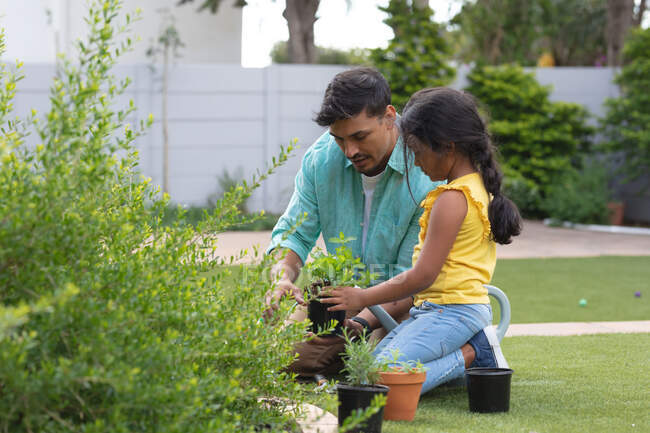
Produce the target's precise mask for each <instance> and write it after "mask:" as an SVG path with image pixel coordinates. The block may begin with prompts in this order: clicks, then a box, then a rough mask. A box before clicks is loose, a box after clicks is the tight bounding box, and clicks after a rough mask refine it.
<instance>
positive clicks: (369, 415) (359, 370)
mask: <svg viewBox="0 0 650 433" xmlns="http://www.w3.org/2000/svg"><path fill="white" fill-rule="evenodd" d="M343 334H344V338H345V342H346V345H345V354H344V355H343V363H344V368H343V372H344V373H345V380H346V382H345V383H339V384H337V385H336V389H337V392H338V400H339V426H341V427H342V429H343V430H345V431H351V432H360V433H361V432H363V433H380V432H381V425H382V417H383V406H384V404H385V403H386V397H385V396H386V394H387V393H388V387H387V386H384V385H378V384H377V382H378V381H379V378H380V374H379V371H380V368H381V366H380V364H379V362H377V360H376V359H375V356H374V354H373V351H374V349H375V346H376V345H377V343H376V342H375V341H373V340H370V339H367V338H365V337H366V336H365V332H364V334H363V335H362V336H361V337H356V338H355V337H350V335H349V334H348V332H347V331H344V333H343ZM346 420H348V421H347V422H346ZM351 420H354V421H355V422H356V424H357V425H356V426H355V427H354V428H350V423H351Z"/></svg>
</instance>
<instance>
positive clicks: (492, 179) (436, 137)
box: [399, 87, 522, 244]
mask: <svg viewBox="0 0 650 433" xmlns="http://www.w3.org/2000/svg"><path fill="white" fill-rule="evenodd" d="M399 126H400V129H401V132H402V135H403V138H404V143H405V146H404V152H405V153H406V151H407V150H406V149H407V148H409V150H411V151H412V149H411V148H410V146H413V145H414V143H413V140H409V138H410V137H416V138H417V139H418V140H419V141H420V142H421V143H423V144H424V145H425V146H427V147H429V148H431V149H432V150H433V151H434V152H436V153H439V154H443V153H444V152H446V151H447V149H449V146H450V145H451V144H452V143H453V145H454V149H455V151H456V152H460V153H461V154H463V155H466V156H467V157H468V158H469V159H470V161H471V162H472V164H473V165H474V167H475V168H476V169H477V170H478V172H479V173H480V174H481V177H482V178H483V184H484V185H485V189H486V190H487V191H488V192H489V193H490V194H492V200H491V201H490V205H489V207H488V218H489V220H490V225H491V227H492V238H493V239H494V241H495V242H498V243H500V244H509V243H510V242H511V241H512V239H511V238H512V237H513V236H517V235H518V234H519V233H520V232H521V224H522V222H521V216H520V215H519V210H518V209H517V206H516V205H515V204H514V203H513V202H512V201H511V200H510V199H508V197H506V196H505V195H503V193H502V192H501V181H502V179H503V173H502V172H501V169H500V168H499V164H498V162H497V160H496V150H495V147H494V145H493V144H492V141H491V140H490V136H489V134H488V132H487V128H486V125H485V122H484V121H483V119H482V118H481V116H480V115H479V112H478V108H477V104H476V101H475V99H474V97H473V96H471V95H470V94H469V93H466V92H460V91H458V90H453V89H449V88H446V87H436V88H432V89H423V90H420V91H418V92H416V93H414V94H413V96H411V99H409V101H408V103H407V104H406V106H405V107H404V112H403V113H402V117H401V119H400V121H399ZM407 157H408V155H407ZM407 161H408V159H407ZM406 165H407V166H408V164H406ZM407 179H408V173H407Z"/></svg>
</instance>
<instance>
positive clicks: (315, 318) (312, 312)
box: [308, 300, 345, 335]
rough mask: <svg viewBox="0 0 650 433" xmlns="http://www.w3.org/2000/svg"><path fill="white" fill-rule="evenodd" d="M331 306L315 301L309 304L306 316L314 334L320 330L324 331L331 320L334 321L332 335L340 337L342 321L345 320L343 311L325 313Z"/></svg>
mask: <svg viewBox="0 0 650 433" xmlns="http://www.w3.org/2000/svg"><path fill="white" fill-rule="evenodd" d="M331 306H332V305H331V304H322V303H320V302H318V301H316V300H311V301H310V302H309V307H308V314H309V320H310V321H311V328H310V330H311V331H312V332H313V333H316V332H318V331H319V328H320V329H325V328H326V327H327V326H328V324H329V323H330V322H331V321H332V320H336V327H335V328H334V334H336V335H342V333H343V321H344V320H345V311H327V308H329V307H331ZM330 335H331V334H330Z"/></svg>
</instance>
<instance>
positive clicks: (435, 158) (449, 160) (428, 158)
mask: <svg viewBox="0 0 650 433" xmlns="http://www.w3.org/2000/svg"><path fill="white" fill-rule="evenodd" d="M408 147H409V149H411V150H412V151H413V153H414V155H415V165H416V166H418V167H420V168H421V169H422V171H423V172H424V174H426V175H427V176H429V179H431V181H433V182H437V181H441V180H446V179H447V176H449V172H450V171H451V169H452V167H453V165H454V157H453V152H451V151H448V150H445V151H443V152H442V153H438V152H435V151H434V150H432V149H431V148H430V147H429V146H427V145H426V144H424V143H422V142H421V141H420V140H419V139H418V138H417V137H415V136H410V137H409V138H408Z"/></svg>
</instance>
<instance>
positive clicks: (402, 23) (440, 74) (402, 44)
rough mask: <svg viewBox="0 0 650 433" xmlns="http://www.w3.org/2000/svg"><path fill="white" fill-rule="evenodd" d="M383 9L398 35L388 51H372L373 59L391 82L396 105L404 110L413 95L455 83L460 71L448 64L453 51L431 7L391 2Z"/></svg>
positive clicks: (387, 20)
mask: <svg viewBox="0 0 650 433" xmlns="http://www.w3.org/2000/svg"><path fill="white" fill-rule="evenodd" d="M379 9H381V10H382V11H384V12H386V13H387V14H388V17H387V18H386V19H385V20H384V22H385V23H386V24H387V25H389V26H390V27H391V28H392V29H393V33H394V34H395V36H394V37H393V39H392V40H391V41H390V42H389V44H388V47H387V48H377V49H374V50H372V51H371V53H370V60H371V61H372V63H373V64H374V65H375V67H376V68H377V69H379V71H381V73H382V74H384V76H385V77H386V79H387V80H388V82H389V83H390V88H391V91H392V103H393V105H395V106H396V107H397V108H398V110H401V109H402V108H403V107H404V105H405V104H406V102H407V101H408V99H409V98H410V97H411V95H412V94H413V93H415V92H416V91H418V90H420V89H422V88H424V87H436V86H444V85H447V84H449V83H451V81H452V80H453V79H454V76H455V74H456V71H455V69H454V68H453V67H451V66H450V65H449V64H448V58H449V57H450V54H451V50H450V48H449V46H448V45H447V42H446V40H445V38H444V37H443V36H442V33H443V28H442V27H441V26H440V24H438V23H436V22H435V21H433V19H432V16H433V10H432V9H431V8H429V6H424V7H422V6H419V5H418V4H416V2H406V1H403V0H391V1H390V2H389V3H388V5H387V6H386V7H379Z"/></svg>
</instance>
